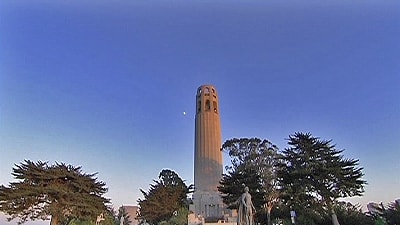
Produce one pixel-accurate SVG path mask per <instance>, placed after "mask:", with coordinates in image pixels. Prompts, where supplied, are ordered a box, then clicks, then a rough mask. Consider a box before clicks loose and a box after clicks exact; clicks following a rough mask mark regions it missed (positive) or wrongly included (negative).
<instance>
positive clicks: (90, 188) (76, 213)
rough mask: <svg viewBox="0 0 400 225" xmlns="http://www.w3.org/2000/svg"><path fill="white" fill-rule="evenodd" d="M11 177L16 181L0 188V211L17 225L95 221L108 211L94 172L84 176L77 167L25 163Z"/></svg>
mask: <svg viewBox="0 0 400 225" xmlns="http://www.w3.org/2000/svg"><path fill="white" fill-rule="evenodd" d="M12 175H13V176H14V178H15V179H16V180H18V181H17V182H11V183H10V184H9V186H8V187H6V186H3V185H1V186H0V211H3V212H5V213H6V214H8V215H10V217H9V218H8V219H9V220H12V219H14V218H17V217H18V218H19V221H18V224H21V223H24V222H26V221H27V220H28V219H30V220H37V219H42V220H46V219H48V218H49V217H51V222H50V224H51V225H57V224H66V223H68V222H69V221H70V220H72V219H80V220H91V221H95V220H96V218H97V216H99V215H100V214H101V213H102V212H104V211H106V210H107V206H106V204H107V203H109V200H108V199H106V198H104V197H103V196H102V195H103V194H105V193H106V192H107V188H106V187H105V183H104V182H102V181H97V178H96V177H95V176H96V173H94V174H86V173H83V172H82V171H81V167H80V166H79V167H74V166H72V165H66V164H64V163H56V164H55V165H48V164H47V162H41V161H38V162H36V163H35V162H32V161H30V160H25V161H24V162H23V163H21V164H20V165H15V167H14V168H13V172H12Z"/></svg>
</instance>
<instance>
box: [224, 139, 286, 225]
mask: <svg viewBox="0 0 400 225" xmlns="http://www.w3.org/2000/svg"><path fill="white" fill-rule="evenodd" d="M222 150H223V151H226V152H228V153H229V156H230V157H231V164H232V165H231V166H229V167H227V168H226V169H227V172H228V174H224V175H223V178H222V180H221V182H220V186H219V189H218V190H219V191H220V192H221V193H222V194H223V195H222V198H223V201H224V203H225V204H228V205H229V204H232V203H233V202H234V201H236V200H237V198H238V197H239V196H240V194H241V193H242V192H243V186H242V185H240V184H245V185H246V186H248V187H249V189H250V194H251V195H252V196H253V199H254V201H253V202H254V206H255V207H256V209H258V210H259V209H261V208H262V209H264V210H265V214H266V215H267V222H268V224H271V210H272V208H273V207H274V206H275V205H276V204H277V202H278V200H279V190H278V186H277V185H278V183H277V178H276V171H275V164H277V160H278V147H277V146H275V145H273V144H272V143H271V142H270V141H268V140H265V139H264V140H261V139H259V138H240V139H237V138H234V139H231V140H227V141H225V143H224V144H223V145H222ZM258 210H257V211H258ZM260 211H262V210H260Z"/></svg>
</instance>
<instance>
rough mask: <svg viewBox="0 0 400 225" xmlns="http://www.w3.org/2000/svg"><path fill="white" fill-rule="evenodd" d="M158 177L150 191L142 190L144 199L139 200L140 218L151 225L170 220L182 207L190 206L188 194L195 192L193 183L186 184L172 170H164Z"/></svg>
mask: <svg viewBox="0 0 400 225" xmlns="http://www.w3.org/2000/svg"><path fill="white" fill-rule="evenodd" d="M158 178H159V180H153V181H154V184H151V185H150V190H149V191H148V192H145V191H143V190H142V189H141V190H140V191H141V192H142V194H143V196H144V199H139V200H138V204H139V207H140V212H139V219H140V220H142V221H143V222H147V223H149V224H151V225H156V224H158V223H160V222H162V221H164V222H165V221H168V220H169V219H171V217H172V216H174V213H175V214H176V212H178V211H179V210H180V209H181V208H182V207H185V208H188V202H187V194H189V193H191V192H193V185H190V186H186V184H185V183H184V181H183V180H182V179H181V178H180V177H179V176H178V175H177V174H176V173H175V172H174V171H172V170H168V169H164V170H162V171H161V172H160V174H159V176H158ZM186 216H187V215H186ZM186 222H187V221H186Z"/></svg>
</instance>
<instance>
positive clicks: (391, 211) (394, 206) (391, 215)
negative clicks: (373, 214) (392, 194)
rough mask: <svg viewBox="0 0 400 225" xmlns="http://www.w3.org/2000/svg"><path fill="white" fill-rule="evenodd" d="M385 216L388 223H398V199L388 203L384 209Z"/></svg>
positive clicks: (399, 211)
mask: <svg viewBox="0 0 400 225" xmlns="http://www.w3.org/2000/svg"><path fill="white" fill-rule="evenodd" d="M385 217H386V220H387V222H388V225H395V224H400V199H398V200H395V201H394V202H392V203H390V204H389V207H388V208H387V209H386V210H385Z"/></svg>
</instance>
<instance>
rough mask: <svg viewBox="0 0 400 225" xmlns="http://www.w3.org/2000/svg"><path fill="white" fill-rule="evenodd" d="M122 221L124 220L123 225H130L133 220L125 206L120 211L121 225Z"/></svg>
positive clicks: (119, 222) (118, 219) (118, 218)
mask: <svg viewBox="0 0 400 225" xmlns="http://www.w3.org/2000/svg"><path fill="white" fill-rule="evenodd" d="M121 219H123V222H122V224H123V225H129V224H130V223H131V220H130V219H131V218H130V216H129V215H128V212H126V210H125V208H124V207H123V206H121V207H120V208H119V209H118V215H117V221H118V224H119V225H120V224H121Z"/></svg>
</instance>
